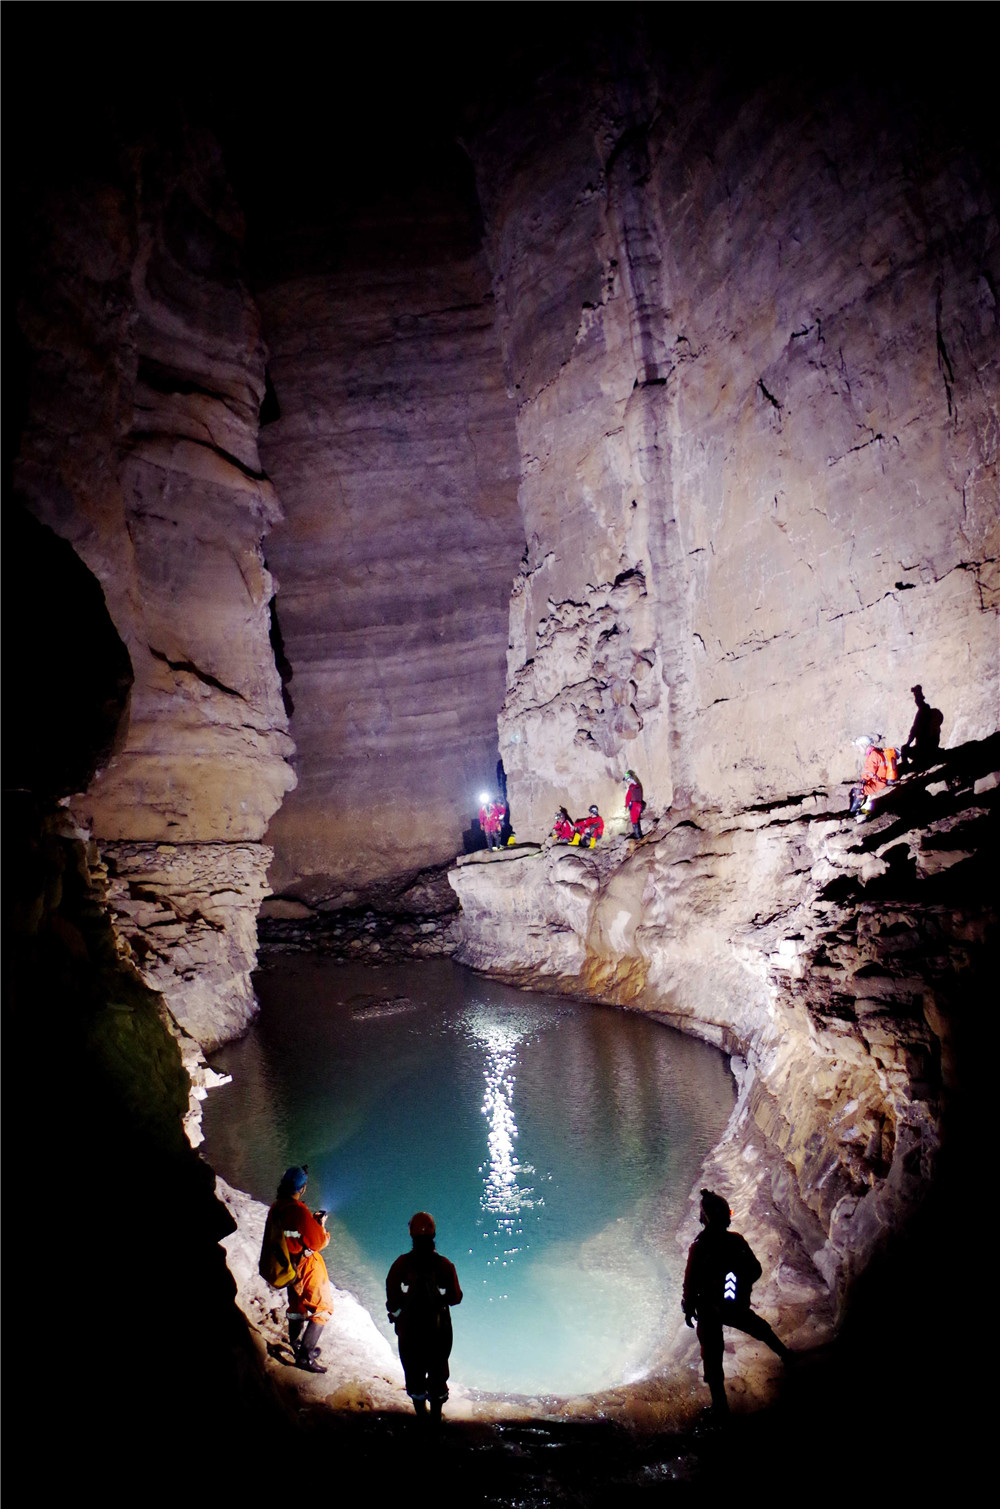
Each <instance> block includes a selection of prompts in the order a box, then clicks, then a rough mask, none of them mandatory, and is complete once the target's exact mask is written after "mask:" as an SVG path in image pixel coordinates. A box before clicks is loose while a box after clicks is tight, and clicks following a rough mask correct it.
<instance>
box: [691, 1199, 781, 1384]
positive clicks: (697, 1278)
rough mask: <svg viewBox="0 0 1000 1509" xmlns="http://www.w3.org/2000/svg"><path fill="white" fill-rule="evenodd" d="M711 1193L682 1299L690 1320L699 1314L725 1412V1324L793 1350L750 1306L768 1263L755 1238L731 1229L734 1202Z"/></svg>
mask: <svg viewBox="0 0 1000 1509" xmlns="http://www.w3.org/2000/svg"><path fill="white" fill-rule="evenodd" d="M706 1194H711V1192H710V1191H706V1190H703V1191H702V1207H701V1219H702V1221H703V1222H704V1223H705V1230H704V1231H702V1232H701V1233H700V1234H699V1235H698V1236H697V1237H695V1239H694V1241H693V1242H692V1243H691V1247H690V1250H689V1252H688V1260H687V1267H686V1268H685V1270H684V1294H683V1298H682V1300H681V1304H682V1306H683V1309H684V1319H685V1320H686V1321H687V1324H688V1325H691V1323H692V1320H693V1319H697V1322H698V1341H699V1343H700V1344H701V1359H702V1363H703V1365H704V1372H705V1382H706V1383H707V1384H708V1387H709V1389H710V1390H711V1394H712V1405H713V1407H714V1408H715V1410H716V1411H717V1412H718V1413H720V1414H724V1413H726V1412H728V1409H729V1405H728V1402H727V1400H726V1386H725V1382H724V1378H723V1372H722V1356H723V1350H724V1347H723V1339H722V1328H723V1326H732V1327H733V1328H734V1329H735V1330H737V1331H744V1332H745V1333H746V1334H747V1335H748V1336H752V1337H754V1339H755V1340H756V1341H762V1342H763V1343H764V1345H765V1346H767V1347H770V1349H771V1351H772V1352H777V1354H778V1356H779V1357H780V1358H782V1360H785V1359H787V1358H788V1357H789V1356H790V1353H789V1350H788V1348H787V1347H786V1346H785V1344H784V1342H782V1341H780V1340H779V1339H778V1337H777V1336H776V1335H775V1333H774V1332H773V1331H772V1330H771V1327H770V1326H769V1325H768V1323H767V1321H766V1320H762V1319H761V1317H760V1316H759V1315H756V1314H755V1313H754V1311H753V1310H751V1308H750V1291H751V1289H752V1288H753V1286H754V1284H755V1283H756V1282H757V1280H758V1279H759V1278H760V1275H761V1272H762V1269H761V1266H760V1264H759V1263H758V1261H757V1259H756V1257H755V1256H754V1254H753V1250H752V1248H751V1246H750V1244H749V1242H747V1240H746V1239H745V1238H744V1237H741V1236H740V1235H739V1233H738V1232H735V1231H729V1230H727V1228H728V1226H729V1206H728V1205H727V1204H726V1202H725V1201H724V1200H723V1199H722V1198H721V1196H719V1195H714V1194H713V1195H711V1200H710V1201H709V1202H707V1203H706V1200H705V1195H706ZM714 1202H718V1203H717V1204H715V1203H714ZM723 1212H724V1215H723Z"/></svg>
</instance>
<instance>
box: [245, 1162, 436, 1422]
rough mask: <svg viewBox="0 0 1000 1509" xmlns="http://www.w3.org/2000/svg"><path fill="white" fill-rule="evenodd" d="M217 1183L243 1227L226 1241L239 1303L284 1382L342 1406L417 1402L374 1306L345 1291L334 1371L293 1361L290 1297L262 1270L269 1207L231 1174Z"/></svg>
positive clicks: (329, 1362)
mask: <svg viewBox="0 0 1000 1509" xmlns="http://www.w3.org/2000/svg"><path fill="white" fill-rule="evenodd" d="M215 1189H216V1194H217V1195H218V1197H219V1199H220V1200H221V1201H222V1203H223V1205H225V1207H226V1209H227V1210H228V1211H229V1214H230V1215H231V1216H232V1218H233V1220H234V1221H235V1222H236V1230H235V1231H234V1232H233V1234H232V1235H231V1236H228V1237H224V1238H223V1240H222V1243H221V1245H222V1247H223V1248H224V1249H225V1252H226V1263H227V1266H228V1268H229V1271H230V1273H231V1274H232V1275H233V1278H234V1279H235V1280H236V1301H237V1304H238V1305H239V1307H240V1309H241V1310H242V1311H243V1313H244V1315H245V1316H246V1317H247V1319H248V1320H249V1322H250V1324H251V1327H252V1330H253V1333H254V1335H255V1337H256V1338H257V1342H258V1346H259V1347H260V1349H261V1351H262V1352H263V1353H264V1355H265V1356H266V1359H267V1361H266V1366H267V1368H268V1369H269V1371H270V1370H273V1371H274V1372H275V1373H276V1374H277V1376H278V1377H279V1378H280V1379H281V1381H282V1382H289V1381H291V1380H294V1383H295V1385H296V1387H297V1388H299V1389H300V1390H301V1391H302V1392H303V1393H304V1394H305V1395H306V1396H307V1397H312V1398H323V1399H327V1400H328V1402H329V1403H331V1404H332V1405H333V1406H334V1407H335V1408H339V1409H387V1408H388V1409H407V1408H409V1400H408V1399H407V1397H406V1394H405V1392H404V1390H403V1369H402V1368H401V1367H400V1364H399V1359H398V1357H397V1356H396V1354H395V1352H394V1351H393V1349H392V1347H391V1346H390V1345H389V1343H388V1342H387V1341H386V1339H385V1337H384V1336H383V1335H382V1334H381V1332H380V1331H379V1330H378V1329H377V1328H376V1325H375V1322H374V1321H373V1320H372V1318H371V1316H370V1315H369V1314H368V1311H367V1310H366V1309H365V1308H364V1307H363V1306H362V1305H360V1304H359V1303H358V1301H357V1300H356V1299H355V1298H354V1296H353V1295H352V1294H349V1293H348V1292H347V1291H346V1290H345V1289H337V1288H334V1291H333V1292H334V1308H333V1319H332V1320H331V1321H329V1322H328V1323H327V1325H325V1326H324V1327H323V1338H322V1342H321V1347H320V1360H321V1361H322V1363H323V1364H324V1366H325V1367H326V1369H327V1371H326V1373H325V1374H309V1373H301V1372H299V1371H297V1370H296V1369H293V1368H292V1367H290V1366H289V1365H288V1364H289V1361H290V1356H291V1353H290V1348H289V1346H288V1327H287V1322H286V1319H285V1311H286V1296H285V1295H284V1294H282V1293H281V1292H280V1291H279V1290H277V1289H272V1288H271V1286H270V1285H269V1284H266V1283H265V1282H264V1280H263V1279H262V1278H261V1277H260V1274H259V1273H258V1272H257V1264H258V1261H259V1258H260V1249H261V1243H262V1242H263V1240H264V1222H265V1221H266V1219H267V1206H266V1205H261V1204H260V1203H259V1202H258V1201H256V1200H253V1199H251V1198H250V1196H249V1195H246V1194H244V1193H243V1192H242V1190H238V1189H232V1188H231V1187H230V1186H229V1185H228V1184H227V1183H226V1182H225V1180H224V1179H219V1178H217V1179H216V1181H215Z"/></svg>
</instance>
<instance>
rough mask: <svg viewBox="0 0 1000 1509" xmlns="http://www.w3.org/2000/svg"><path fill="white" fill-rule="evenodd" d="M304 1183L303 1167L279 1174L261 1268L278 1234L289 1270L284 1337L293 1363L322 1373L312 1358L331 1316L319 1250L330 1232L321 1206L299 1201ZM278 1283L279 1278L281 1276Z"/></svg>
mask: <svg viewBox="0 0 1000 1509" xmlns="http://www.w3.org/2000/svg"><path fill="white" fill-rule="evenodd" d="M307 1182H308V1172H307V1169H305V1168H289V1169H286V1170H285V1172H284V1174H283V1175H282V1178H281V1183H280V1184H279V1185H278V1198H277V1199H276V1200H275V1202H274V1204H273V1205H272V1206H271V1209H270V1210H269V1211H268V1216H267V1225H266V1227H265V1230H264V1249H265V1251H264V1252H262V1254H261V1264H262V1267H261V1271H262V1272H263V1271H264V1270H263V1264H264V1261H265V1254H266V1252H267V1251H268V1248H269V1244H270V1249H271V1250H272V1251H273V1250H275V1249H276V1248H279V1247H281V1246H282V1239H283V1247H284V1249H285V1250H287V1255H288V1261H289V1262H290V1264H291V1268H292V1269H293V1270H294V1272H293V1275H292V1276H291V1277H290V1278H289V1279H288V1280H287V1282H285V1283H283V1287H285V1288H286V1289H287V1291H288V1339H289V1341H290V1342H291V1344H292V1351H293V1353H294V1354H295V1362H296V1366H297V1367H300V1368H302V1369H303V1370H304V1371H305V1372H307V1373H325V1372H326V1368H325V1367H324V1366H323V1365H322V1363H320V1362H319V1361H318V1357H319V1344H320V1338H321V1337H322V1334H323V1327H324V1326H325V1325H326V1323H327V1321H328V1320H329V1319H330V1318H331V1316H332V1315H333V1287H332V1285H331V1283H330V1276H329V1274H328V1273H327V1271H326V1264H325V1263H324V1261H323V1259H322V1258H321V1257H320V1250H321V1249H322V1248H323V1247H325V1246H326V1244H327V1242H329V1240H330V1233H329V1232H328V1231H327V1229H326V1225H325V1222H326V1211H325V1210H317V1211H310V1209H309V1208H308V1206H307V1205H305V1204H304V1202H303V1196H304V1195H305V1192H306V1184H307ZM266 1276H267V1275H265V1277H266ZM270 1281H271V1282H272V1283H273V1282H275V1280H274V1279H271V1280H270ZM278 1282H279V1283H282V1282H283V1276H279V1278H278Z"/></svg>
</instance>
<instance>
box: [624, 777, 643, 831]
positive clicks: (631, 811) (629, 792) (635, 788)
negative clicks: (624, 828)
mask: <svg viewBox="0 0 1000 1509" xmlns="http://www.w3.org/2000/svg"><path fill="white" fill-rule="evenodd" d="M622 780H623V781H624V782H625V786H626V788H627V789H626V792H625V810H626V811H627V813H628V820H629V822H630V823H631V824H632V837H633V838H641V837H642V823H641V822H640V821H639V819H640V818H641V817H642V809H643V807H645V805H646V803H645V802H644V801H643V799H642V783H641V781H640V780H639V777H638V776H637V775H636V773H635V771H634V770H626V772H625V774H624V775H623V776H622Z"/></svg>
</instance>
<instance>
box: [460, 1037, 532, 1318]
mask: <svg viewBox="0 0 1000 1509" xmlns="http://www.w3.org/2000/svg"><path fill="white" fill-rule="evenodd" d="M464 1025H465V1030H466V1031H467V1032H468V1034H469V1036H470V1037H472V1038H473V1039H474V1040H475V1041H476V1043H477V1044H478V1045H480V1046H481V1047H482V1048H484V1049H485V1051H486V1062H485V1065H484V1067H483V1078H484V1079H485V1081H486V1090H485V1093H484V1096H483V1104H482V1108H481V1109H482V1114H483V1116H485V1117H486V1121H487V1127H488V1130H487V1137H486V1144H487V1148H488V1151H489V1161H488V1162H487V1163H481V1164H480V1165H479V1173H480V1175H481V1176H482V1179H483V1184H482V1189H481V1191H480V1195H479V1206H480V1209H481V1210H482V1211H483V1212H484V1215H485V1216H490V1217H492V1218H493V1219H492V1229H491V1230H489V1231H484V1232H483V1233H482V1235H483V1238H484V1239H485V1240H487V1241H490V1240H492V1243H493V1255H492V1257H489V1258H487V1260H486V1262H487V1266H488V1267H494V1268H498V1269H500V1270H501V1273H502V1270H503V1269H504V1268H506V1267H507V1266H508V1265H509V1264H513V1262H514V1259H515V1258H516V1257H517V1256H518V1255H519V1254H520V1253H521V1252H522V1251H523V1250H524V1249H526V1248H527V1246H528V1243H527V1242H526V1241H525V1239H524V1225H523V1222H522V1219H521V1213H522V1211H526V1210H534V1209H535V1208H536V1206H538V1207H540V1206H542V1205H544V1204H545V1201H544V1200H543V1199H541V1197H540V1196H538V1195H536V1193H535V1188H534V1185H533V1184H530V1183H528V1182H527V1180H528V1179H530V1178H531V1177H532V1176H533V1175H534V1173H535V1168H534V1165H533V1164H531V1163H522V1162H520V1160H519V1159H518V1156H517V1150H516V1148H515V1146H514V1144H515V1142H516V1141H517V1137H518V1128H517V1121H516V1119H515V1116H514V1086H515V1084H516V1083H517V1075H516V1074H515V1072H514V1071H515V1067H516V1064H517V1049H518V1045H519V1044H520V1043H521V1042H522V1041H523V1040H524V1039H525V1037H527V1036H529V1035H530V1032H531V1028H528V1027H525V1026H523V1025H518V1023H517V1021H516V1020H515V1021H510V1020H505V1019H503V1018H499V1017H498V1016H496V1015H495V1014H494V1013H493V1012H490V1011H489V1010H488V1009H487V1008H484V1007H478V1008H476V1009H475V1010H474V1011H473V1012H472V1013H471V1014H470V1016H469V1017H468V1019H467V1020H466V1022H465V1024H464ZM483 1282H484V1284H486V1285H487V1287H488V1286H489V1284H488V1279H484V1280H483ZM489 1298H490V1299H491V1300H493V1299H500V1300H506V1299H509V1298H510V1296H509V1294H508V1293H507V1292H506V1291H504V1292H502V1293H496V1294H490V1295H489Z"/></svg>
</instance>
